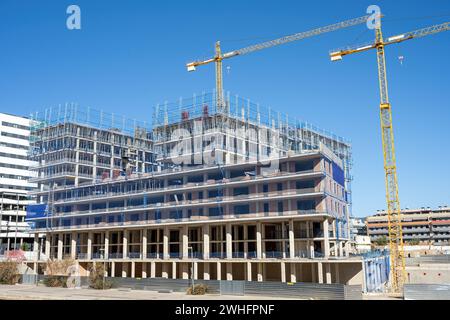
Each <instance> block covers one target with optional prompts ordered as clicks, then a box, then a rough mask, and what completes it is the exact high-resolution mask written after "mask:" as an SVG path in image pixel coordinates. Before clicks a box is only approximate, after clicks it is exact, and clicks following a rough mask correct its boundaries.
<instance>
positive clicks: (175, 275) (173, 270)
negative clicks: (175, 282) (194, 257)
mask: <svg viewBox="0 0 450 320" xmlns="http://www.w3.org/2000/svg"><path fill="white" fill-rule="evenodd" d="M176 278H177V263H176V262H175V261H174V262H172V279H176Z"/></svg>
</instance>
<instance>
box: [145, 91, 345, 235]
mask: <svg viewBox="0 0 450 320" xmlns="http://www.w3.org/2000/svg"><path fill="white" fill-rule="evenodd" d="M152 120H153V121H152V123H153V139H154V145H155V152H156V153H157V155H158V156H159V157H160V158H159V159H160V160H164V159H165V158H166V157H169V154H170V151H171V149H173V147H174V145H175V144H177V143H180V140H179V136H178V132H179V131H177V130H178V129H186V130H188V131H189V132H190V134H191V135H192V137H194V138H193V139H192V140H195V136H196V135H205V134H206V132H208V134H213V135H214V134H216V139H215V143H216V144H215V146H214V148H216V149H217V148H218V149H224V150H226V151H230V148H232V147H233V146H230V145H232V143H233V140H232V139H231V143H230V140H227V141H226V138H222V139H220V138H219V137H218V134H217V133H227V134H228V135H229V136H234V137H235V138H239V139H242V140H243V141H244V142H245V143H247V144H250V145H251V144H256V145H258V146H262V148H263V149H264V148H266V149H267V150H272V151H274V150H275V152H276V153H277V154H278V156H286V155H288V154H298V153H305V152H311V151H314V150H321V149H322V146H323V145H324V146H326V147H327V148H328V149H330V150H331V151H332V152H333V153H334V154H335V155H336V156H337V157H338V158H339V159H341V160H342V164H343V167H344V168H343V169H344V175H345V190H346V200H347V202H348V204H349V210H348V211H349V213H350V214H351V201H352V200H351V180H352V176H351V174H350V170H351V167H352V154H351V143H350V141H348V140H346V139H344V138H342V137H340V136H338V135H336V134H334V133H332V132H329V131H326V130H323V129H320V128H318V127H316V126H314V125H312V124H310V123H308V122H306V121H302V120H300V119H298V118H296V117H293V116H290V115H288V114H286V113H282V112H278V111H276V110H274V109H272V108H270V107H264V106H261V105H260V104H258V103H255V102H253V101H251V100H250V99H246V98H243V97H240V96H238V95H232V94H231V93H230V92H227V93H226V94H225V95H224V103H223V104H222V105H218V104H217V103H216V94H215V92H214V91H213V92H212V93H205V92H203V93H202V94H200V95H196V94H194V95H193V96H192V97H189V98H179V100H178V101H176V102H167V101H166V102H164V103H162V104H157V105H156V106H155V108H154V113H153V117H152ZM197 121H201V123H202V128H200V130H198V129H196V127H195V125H194V123H195V122H197ZM250 129H256V134H254V132H255V130H250ZM189 143H190V142H186V144H189ZM234 147H235V146H234ZM248 149H249V150H245V151H244V155H243V157H241V158H240V160H243V161H251V160H255V158H252V157H251V153H252V151H253V152H254V150H251V149H252V148H248ZM209 151H210V150H209ZM235 152H236V153H237V154H239V151H236V149H235ZM259 152H261V151H259ZM262 152H265V151H262ZM222 163H224V162H222ZM219 164H220V163H219ZM345 220H348V217H347V219H345ZM341 230H342V232H343V234H342V236H344V235H345V233H348V232H349V226H348V224H347V223H346V222H345V223H344V225H343V226H342V228H341Z"/></svg>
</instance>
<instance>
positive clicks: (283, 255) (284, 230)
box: [281, 221, 286, 259]
mask: <svg viewBox="0 0 450 320" xmlns="http://www.w3.org/2000/svg"><path fill="white" fill-rule="evenodd" d="M285 234H286V224H285V223H284V221H283V222H282V223H281V239H282V242H281V251H282V257H283V259H286V241H285V240H284V235H285Z"/></svg>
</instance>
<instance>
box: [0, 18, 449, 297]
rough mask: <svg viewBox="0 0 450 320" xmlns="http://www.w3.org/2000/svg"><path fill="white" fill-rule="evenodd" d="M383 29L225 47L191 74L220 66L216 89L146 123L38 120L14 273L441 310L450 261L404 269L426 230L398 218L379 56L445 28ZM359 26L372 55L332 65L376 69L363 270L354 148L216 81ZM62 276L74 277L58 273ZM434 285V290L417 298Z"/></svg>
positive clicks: (71, 110)
mask: <svg viewBox="0 0 450 320" xmlns="http://www.w3.org/2000/svg"><path fill="white" fill-rule="evenodd" d="M381 19H382V15H381V13H380V12H378V13H374V14H372V15H371V14H369V15H365V16H362V17H358V18H354V19H350V20H345V21H342V22H338V23H334V24H330V25H327V26H324V27H320V28H316V29H312V30H310V31H306V32H300V33H296V34H292V35H288V36H284V37H281V38H277V39H274V40H270V41H266V42H262V43H259V44H254V45H251V46H247V47H244V48H241V49H236V50H233V51H229V52H222V48H221V43H220V41H217V42H216V43H215V47H214V55H213V56H212V57H210V58H208V59H205V60H195V61H193V62H189V63H187V64H186V66H185V67H186V68H187V70H188V71H189V72H192V71H196V70H197V68H199V67H203V66H206V65H209V64H211V65H214V71H215V89H214V90H213V91H212V92H203V93H201V94H193V95H192V96H190V97H184V98H179V99H178V100H177V101H172V102H168V101H166V102H163V103H160V104H157V105H155V106H154V107H153V109H152V112H151V117H150V112H149V115H146V116H145V117H144V118H145V119H151V121H142V120H132V119H128V118H127V117H125V116H122V115H118V114H113V113H110V112H106V111H99V110H96V109H94V108H88V107H83V106H79V105H78V104H75V103H70V104H65V105H60V106H57V107H51V108H46V109H44V110H41V111H38V112H34V113H32V114H31V115H30V117H29V123H30V127H29V151H28V154H27V159H28V160H29V161H31V163H32V164H31V165H30V167H29V170H30V171H31V173H32V174H30V178H29V179H28V181H29V182H30V183H33V184H35V185H36V187H35V188H33V190H30V191H28V196H29V199H32V200H33V202H31V203H30V204H29V205H27V207H26V212H27V218H26V222H27V223H29V225H30V227H31V230H30V231H29V236H30V238H31V237H33V243H32V244H30V246H31V248H30V250H29V251H30V252H28V253H27V255H26V257H25V256H24V257H22V258H21V260H20V263H21V265H22V266H23V268H24V270H25V271H24V272H23V274H22V277H21V281H22V283H23V284H29V285H30V284H35V283H38V282H39V281H45V279H48V278H50V277H52V276H63V277H72V276H74V275H75V276H76V277H77V278H78V279H79V283H78V287H81V286H86V284H87V282H88V281H90V280H89V279H90V278H91V277H92V274H93V273H95V272H96V269H95V268H99V267H98V266H102V269H101V270H102V271H101V273H102V277H103V289H104V283H105V281H106V280H108V281H112V282H114V283H115V284H116V285H117V286H118V287H124V288H132V289H138V290H154V291H157V290H170V291H171V292H172V291H173V292H177V291H185V290H186V287H189V286H190V285H191V281H192V289H193V288H194V282H196V283H197V284H202V285H205V286H207V287H208V288H209V290H210V292H214V293H219V294H222V295H242V296H243V295H247V294H248V295H253V296H257V295H263V296H267V297H296V298H299V299H347V300H348V299H362V298H363V296H365V297H367V296H369V295H371V294H372V295H376V294H379V295H380V296H382V297H385V298H387V297H391V298H392V297H395V298H405V299H407V298H411V299H415V298H417V296H420V294H418V292H422V293H429V294H430V295H432V293H433V292H435V291H436V290H437V289H436V288H435V287H432V286H431V285H437V284H438V283H440V280H441V279H445V281H447V280H446V279H448V277H447V276H441V272H444V273H445V272H447V270H448V265H446V263H448V261H447V259H446V258H442V257H440V258H439V257H438V258H436V257H434V258H433V257H429V258H428V259H423V258H421V257H417V256H414V257H411V256H410V255H409V254H408V253H405V248H404V242H405V240H410V238H411V237H413V236H411V235H409V232H410V231H411V230H409V229H407V228H406V226H409V225H414V226H415V225H416V224H413V223H409V222H405V220H404V214H405V211H404V210H403V211H402V209H401V207H400V200H399V188H398V178H397V163H396V154H395V147H394V132H393V120H392V109H391V104H390V100H389V95H388V82H387V74H388V72H387V67H386V61H385V49H386V47H388V46H389V45H391V44H398V43H400V42H403V41H407V40H412V39H416V38H421V37H425V36H428V35H434V34H437V33H440V32H443V31H448V30H450V23H449V22H445V23H441V24H437V25H433V26H430V27H426V28H422V29H417V30H415V31H411V32H405V33H402V34H397V35H393V36H390V37H384V36H383V33H382V28H381ZM371 20H374V21H375V22H374V24H373V27H372V28H370V23H369V22H370V21H371ZM357 25H366V26H367V27H368V28H369V29H372V30H370V31H371V32H373V34H374V39H373V41H372V42H371V43H370V44H366V45H359V46H348V47H345V48H342V49H337V50H332V51H331V52H330V53H329V58H330V60H331V61H333V62H336V61H340V60H342V59H343V58H344V57H346V56H347V55H352V54H354V53H360V52H365V51H373V53H375V54H376V65H375V63H374V71H373V72H374V73H375V72H378V73H377V76H378V84H379V87H378V88H377V89H378V91H379V98H380V101H379V115H380V119H379V120H377V121H380V125H381V144H382V152H378V155H379V157H380V158H383V164H384V177H382V176H381V177H380V180H384V182H385V190H383V194H385V197H386V203H385V204H384V206H385V207H386V209H385V210H383V212H382V213H383V214H382V215H381V214H380V217H374V218H371V219H370V221H371V224H369V225H368V228H369V231H370V235H371V236H372V237H374V235H375V238H374V239H375V240H376V237H377V235H378V234H380V235H381V234H383V236H385V237H386V239H387V245H386V247H385V248H382V249H380V248H377V249H374V248H373V247H371V248H370V249H371V250H370V251H368V252H366V253H363V254H361V253H356V252H355V251H354V250H353V249H352V239H353V237H352V234H351V232H352V231H351V230H352V229H351V225H350V219H351V217H352V216H353V212H352V180H353V174H352V168H353V154H352V144H351V142H350V140H349V139H346V138H343V137H340V136H338V135H337V134H334V133H332V132H331V131H327V130H323V129H320V128H318V127H316V126H315V125H313V124H311V123H308V122H306V121H305V120H302V119H301V115H297V114H287V113H284V112H280V111H278V109H276V108H272V107H267V106H265V105H263V104H259V103H255V102H253V101H252V100H250V99H247V98H244V97H242V96H239V95H235V94H231V93H230V92H229V91H226V90H225V89H224V84H223V71H222V68H223V66H222V64H223V60H226V59H230V58H235V57H238V56H241V55H246V54H250V53H252V52H255V51H261V50H265V49H269V48H272V47H275V46H279V45H283V44H287V43H291V42H295V41H301V40H303V39H306V38H313V37H315V36H318V35H321V34H325V33H331V32H334V31H338V30H340V29H345V28H350V27H353V26H357ZM372 49H373V50H372ZM341 63H344V62H341ZM349 63H350V62H349ZM181 67H182V66H181ZM375 67H376V69H375ZM447 209H448V208H447V207H446V208H443V209H442V210H441V208H440V210H439V213H440V211H442V212H444V211H445V213H446V212H447ZM402 213H403V216H402ZM381 216H382V217H381ZM411 216H412V215H411ZM414 217H416V216H414ZM439 217H441V216H439ZM445 217H447V215H445ZM445 217H444V218H445ZM419 218H421V219H422V217H421V216H418V217H417V219H419ZM441 218H442V217H441ZM444 218H442V219H444ZM423 219H425V218H423ZM423 219H422V220H423ZM427 219H428V220H427V221H431V222H433V223H434V224H439V228H438V227H436V229H435V233H436V236H437V237H436V239H438V238H439V239H438V240H439V241H438V240H436V241H435V243H436V244H441V242H442V243H444V242H443V241H444V240H442V241H441V240H440V239H445V241H447V237H448V234H447V231H448V230H447V229H448V228H447V227H448V226H447V224H448V221H447V220H445V221H444V222H445V223H444V222H442V221H441V220H442V219H441V220H439V221H438V222H435V220H436V219H437V218H436V219H434V220H432V219H431V218H429V217H427ZM441 225H442V226H441ZM420 228H421V229H420V230H416V229H414V230H413V231H414V233H416V232H419V231H420V232H422V231H423V230H422V229H424V228H425V227H423V225H422V224H421V225H420ZM430 228H431V227H430ZM0 230H1V229H0ZM413 231H411V232H413ZM431 231H432V230H431V229H430V232H431ZM405 232H406V233H407V235H406V236H404V233H405ZM443 232H445V234H444V233H443ZM424 237H425V235H424ZM8 247H9V246H8ZM7 254H9V249H8V252H7ZM58 261H59V262H62V261H70V262H71V263H72V265H71V267H70V268H72V267H73V268H74V269H73V270H75V271H74V272H73V273H71V274H67V272H66V273H64V272H63V274H61V272H59V273H57V272H55V271H52V270H51V268H49V264H50V263H53V262H58ZM436 265H438V267H436ZM96 266H97V267H96ZM422 266H424V268H427V270H428V271H427V272H429V273H432V278H433V280H432V281H431V280H428V278H429V277H427V278H425V277H423V276H422V275H421V271H422V270H423V269H421V267H422ZM436 268H439V269H436ZM71 270H72V269H71ZM73 270H72V271H73ZM433 270H434V271H435V270H438V271H436V272H434V271H433ZM442 270H444V271H442ZM72 271H71V272H72ZM435 273H436V274H435ZM437 274H438V275H437ZM105 279H106V280H105ZM436 279H437V280H436ZM424 281H431V282H429V283H427V284H428V285H430V286H429V287H421V288H419V287H417V286H418V285H423V284H424V283H423V282H424ZM444 286H445V290H446V291H449V292H450V283H448V282H445V283H444Z"/></svg>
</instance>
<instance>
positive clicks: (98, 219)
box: [94, 217, 102, 224]
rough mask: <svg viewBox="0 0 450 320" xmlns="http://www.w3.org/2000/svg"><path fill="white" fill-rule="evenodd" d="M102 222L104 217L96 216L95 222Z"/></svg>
mask: <svg viewBox="0 0 450 320" xmlns="http://www.w3.org/2000/svg"><path fill="white" fill-rule="evenodd" d="M100 222H102V217H94V224H99V223H100Z"/></svg>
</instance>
